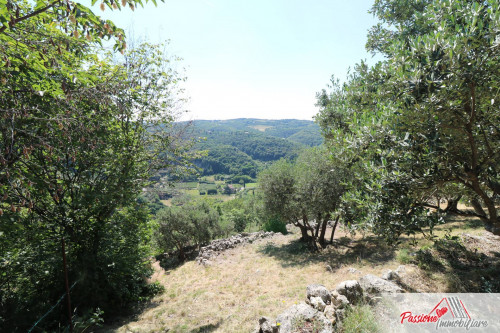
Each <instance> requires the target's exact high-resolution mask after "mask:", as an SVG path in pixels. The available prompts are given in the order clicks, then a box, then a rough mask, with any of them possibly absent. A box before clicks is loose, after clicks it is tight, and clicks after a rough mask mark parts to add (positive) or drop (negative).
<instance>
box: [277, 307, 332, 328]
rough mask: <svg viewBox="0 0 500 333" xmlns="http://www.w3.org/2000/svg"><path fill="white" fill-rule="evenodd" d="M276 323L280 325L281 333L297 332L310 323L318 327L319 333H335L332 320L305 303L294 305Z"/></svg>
mask: <svg viewBox="0 0 500 333" xmlns="http://www.w3.org/2000/svg"><path fill="white" fill-rule="evenodd" d="M276 323H277V324H278V323H279V325H280V326H279V333H292V332H297V331H299V330H300V329H301V328H304V327H302V326H301V325H308V323H310V324H313V325H317V326H316V327H318V330H317V331H315V332H317V333H332V332H333V327H332V323H331V322H330V320H328V319H327V318H326V317H325V315H324V314H323V313H321V312H319V311H318V310H316V309H313V308H312V307H310V306H309V305H307V304H305V303H301V304H297V305H294V306H292V307H290V308H288V309H287V310H285V312H283V313H282V314H280V315H279V316H278V318H276ZM310 324H309V325H310ZM298 325H299V326H298Z"/></svg>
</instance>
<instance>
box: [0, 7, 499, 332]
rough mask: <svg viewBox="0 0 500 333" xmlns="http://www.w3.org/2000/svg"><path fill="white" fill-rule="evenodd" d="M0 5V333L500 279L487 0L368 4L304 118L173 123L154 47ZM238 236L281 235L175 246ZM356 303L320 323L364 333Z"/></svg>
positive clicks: (173, 84) (245, 319) (178, 321)
mask: <svg viewBox="0 0 500 333" xmlns="http://www.w3.org/2000/svg"><path fill="white" fill-rule="evenodd" d="M0 2H1V3H2V4H4V3H6V4H7V5H6V6H3V5H2V6H0V55H1V57H0V59H2V60H1V65H0V111H1V114H2V117H0V144H1V145H0V198H1V201H0V267H1V270H0V332H14V333H16V332H79V333H83V332H92V331H96V330H97V329H98V326H100V325H101V324H102V323H103V322H106V324H108V323H113V322H114V323H117V322H118V321H117V320H116V319H117V317H118V316H123V315H124V316H129V319H130V318H135V319H137V320H140V321H141V322H140V324H138V326H137V327H135V328H134V327H131V326H129V325H128V324H126V325H125V326H123V327H122V328H120V329H119V331H123V332H164V331H165V332H205V331H219V332H231V333H234V332H248V331H250V330H251V329H252V327H255V324H256V323H257V321H258V319H259V318H260V317H261V316H263V315H267V314H268V313H269V314H271V315H273V316H274V315H276V314H277V313H278V311H279V312H281V311H282V310H283V309H284V307H285V303H287V305H291V304H292V303H294V302H298V301H301V299H303V292H304V289H305V288H306V286H307V285H309V284H313V283H324V284H325V285H327V286H328V287H332V288H333V287H335V285H336V284H337V283H338V282H340V281H341V280H347V279H349V280H352V279H353V278H355V279H358V278H359V276H358V274H357V271H362V272H365V273H374V274H377V275H379V274H381V273H382V271H383V270H386V269H389V268H390V269H391V270H392V269H395V267H396V266H399V265H400V264H403V265H405V266H406V267H403V268H404V269H403V270H402V271H401V272H402V274H403V275H402V276H401V278H402V280H400V279H395V280H394V281H393V282H394V283H397V284H399V287H401V288H402V289H404V290H405V291H408V292H463V293H471V292H484V293H498V292H500V279H499V277H500V256H499V253H500V211H499V207H500V107H499V100H498V94H499V92H500V39H499V27H500V1H499V0H488V1H481V2H475V1H465V0H460V1H458V0H457V1H449V0H426V1H410V0H397V1H396V0H376V1H375V2H374V5H373V7H372V13H373V14H374V15H375V17H376V18H377V19H378V20H379V21H380V24H378V25H376V26H374V27H373V28H372V29H371V30H370V32H369V34H368V42H367V49H368V50H369V51H371V52H373V53H376V54H379V55H381V56H382V57H381V59H382V60H380V61H378V62H377V63H376V64H374V65H372V66H370V65H368V64H367V63H366V62H363V61H362V62H360V63H359V64H357V65H356V66H355V67H354V68H353V69H352V71H350V72H349V74H348V76H347V77H346V78H345V80H343V81H342V82H341V81H339V80H338V79H335V78H332V80H331V82H330V84H329V85H328V89H324V90H322V91H321V92H319V93H318V94H317V106H318V114H317V116H316V118H315V119H316V121H317V122H318V124H319V127H318V125H316V124H314V123H313V122H310V121H304V120H291V119H287V120H258V119H233V120H224V121H196V122H194V123H193V124H192V126H191V127H189V126H187V125H189V124H188V123H182V122H178V123H176V122H175V119H176V116H177V115H178V114H177V112H178V111H179V108H180V105H182V102H184V100H182V99H179V98H180V97H179V96H182V84H181V83H182V81H183V80H184V78H183V77H182V75H181V74H180V73H178V72H177V71H176V70H175V66H174V64H173V63H172V61H173V59H171V58H170V57H167V55H166V54H165V53H164V50H165V47H164V46H162V45H152V44H141V45H138V46H136V47H134V48H131V49H126V44H125V33H124V31H123V30H121V29H119V28H118V27H116V26H114V24H113V23H112V22H111V21H106V22H105V21H102V20H100V18H99V17H97V16H95V15H94V14H93V13H92V11H91V10H90V9H89V8H87V7H85V6H83V5H82V4H80V3H75V2H64V1H61V2H59V1H52V2H50V3H49V4H48V5H46V1H36V2H35V1H21V0H10V1H7V2H6V1H0ZM144 2H148V1H147V0H146V1H141V0H127V1H125V2H122V3H121V4H123V5H125V4H128V5H129V6H130V7H132V8H135V6H136V5H142V4H143V3H144ZM151 2H153V3H155V2H156V1H151ZM121 4H120V3H117V2H116V1H114V0H102V4H101V5H102V8H105V6H107V8H109V9H110V10H112V9H113V8H114V9H119V8H120V6H121ZM68 27H69V28H70V29H68ZM103 39H104V40H109V39H111V40H114V41H115V42H116V45H115V48H114V49H113V51H111V52H110V53H109V54H107V53H106V49H104V48H103V47H102V44H101V43H102V40H103ZM117 51H120V52H122V54H123V55H124V57H120V56H118V54H115V53H113V52H117ZM117 56H118V57H117ZM188 128H190V129H188ZM319 129H320V131H321V135H322V138H324V142H323V139H322V138H320V137H318V135H319V134H318V133H319ZM200 137H205V138H206V140H202V141H197V138H200ZM322 142H323V144H320V143H322ZM318 144H320V145H318ZM203 152H204V155H203ZM197 167H198V168H199V169H200V173H197V172H195V171H196V169H197ZM257 230H260V231H273V232H276V233H282V234H283V235H273V234H271V233H267V234H266V237H269V238H267V239H266V240H259V241H256V242H255V243H251V244H243V243H242V242H238V243H237V244H238V248H233V249H228V247H227V246H226V245H224V247H223V248H222V249H220V250H217V251H218V253H215V254H214V256H213V257H211V259H210V260H213V265H212V266H210V265H207V266H205V265H198V263H196V262H194V261H193V260H192V259H194V258H196V256H197V255H198V254H199V251H200V249H201V248H202V247H205V246H206V245H208V244H209V243H210V242H211V241H212V240H214V239H220V238H225V237H229V236H231V235H235V234H238V233H243V232H251V231H257ZM288 231H290V232H291V234H288V233H289V232H288ZM262 234H264V233H261V235H262ZM239 237H240V236H238V237H235V238H239ZM220 243H223V244H227V243H228V242H227V241H221V242H220ZM226 250H227V251H226ZM211 252H212V251H211ZM202 264H203V263H202ZM160 265H161V267H160ZM163 268H164V269H166V270H164V269H163ZM352 268H354V270H353V269H352ZM398 274H399V273H398ZM160 275H161V278H159V276H160ZM155 281H156V282H155ZM365 289H366V288H365ZM328 290H331V289H328ZM374 299H375V298H374ZM148 300H153V301H152V302H149V303H146V302H147V301H148ZM332 303H333V302H332ZM144 305H146V306H144ZM371 305H372V304H371V302H369V303H367V304H365V305H363V306H362V307H358V308H350V309H349V310H348V311H346V312H345V313H344V312H337V311H335V313H336V314H335V331H336V332H349V331H348V330H352V331H353V332H360V331H370V330H371V329H370V328H366V329H365V328H360V326H359V325H358V322H359V321H360V319H361V317H364V318H365V324H366V321H370V319H366V318H374V317H372V316H370V315H369V313H370V311H371V310H370V307H369V306H371ZM353 306H356V305H354V304H353ZM133 310H135V311H136V312H135V313H134V316H132V315H131V314H132V313H133V312H132V311H133ZM142 310H143V313H145V314H147V313H149V315H147V316H146V317H145V318H144V317H142V318H141V316H140V315H137V314H138V313H137V312H140V311H142ZM263 310H264V312H263ZM345 317H350V318H345ZM343 318H344V319H346V320H344V324H345V326H342V324H341V322H342V320H343ZM135 319H134V320H135ZM127 321H129V320H127V319H125V320H123V321H120V322H124V323H125V322H127ZM276 325H277V324H276ZM276 327H277V326H276ZM348 327H350V328H348ZM364 327H370V326H364ZM296 328H297V330H295V332H311V328H312V327H311V326H307V325H305V324H303V327H296ZM330 332H331V331H330Z"/></svg>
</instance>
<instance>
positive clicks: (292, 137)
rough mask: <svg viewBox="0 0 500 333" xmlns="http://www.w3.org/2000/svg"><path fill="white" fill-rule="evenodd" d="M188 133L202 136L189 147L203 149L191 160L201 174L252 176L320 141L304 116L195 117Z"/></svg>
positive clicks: (289, 158) (316, 130) (194, 136)
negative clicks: (278, 118) (267, 165)
mask: <svg viewBox="0 0 500 333" xmlns="http://www.w3.org/2000/svg"><path fill="white" fill-rule="evenodd" d="M190 137H192V138H203V140H201V141H200V142H199V143H198V144H196V145H195V146H194V147H193V149H197V150H201V151H206V152H207V154H206V156H203V157H201V158H199V159H198V160H196V161H195V164H196V165H197V166H198V167H200V168H201V169H202V175H215V174H230V175H247V176H250V177H256V175H257V173H258V172H259V171H260V170H263V168H264V167H265V165H266V164H269V163H270V162H274V161H277V160H279V159H281V158H285V159H287V160H293V159H295V158H296V157H297V155H298V153H299V152H300V151H301V150H302V149H304V148H305V147H307V146H316V145H319V144H321V143H322V140H323V139H322V137H321V134H320V130H319V126H318V125H317V124H315V123H314V122H312V121H306V120H293V119H284V120H260V119H231V120H197V121H194V122H193V124H192V128H191V132H190Z"/></svg>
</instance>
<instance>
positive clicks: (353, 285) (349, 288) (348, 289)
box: [337, 280, 363, 304]
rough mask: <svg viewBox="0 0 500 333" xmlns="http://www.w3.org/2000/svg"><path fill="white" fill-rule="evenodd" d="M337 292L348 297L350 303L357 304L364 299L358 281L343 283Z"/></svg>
mask: <svg viewBox="0 0 500 333" xmlns="http://www.w3.org/2000/svg"><path fill="white" fill-rule="evenodd" d="M337 292H338V293H339V294H340V295H344V296H345V297H347V300H348V301H349V303H352V304H356V303H357V302H359V301H360V300H361V299H362V298H363V289H362V288H361V286H360V285H359V282H358V281H356V280H348V281H344V282H341V283H340V284H339V285H338V286H337Z"/></svg>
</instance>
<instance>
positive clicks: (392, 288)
mask: <svg viewBox="0 0 500 333" xmlns="http://www.w3.org/2000/svg"><path fill="white" fill-rule="evenodd" d="M359 283H360V285H361V287H362V288H363V290H364V291H365V292H367V293H370V294H380V293H391V294H393V293H403V292H404V290H403V289H402V288H401V287H400V286H398V285H397V284H395V283H394V282H391V281H387V280H384V279H381V278H379V277H378V276H375V275H372V274H367V275H365V276H363V277H362V278H361V279H360V280H359Z"/></svg>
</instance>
